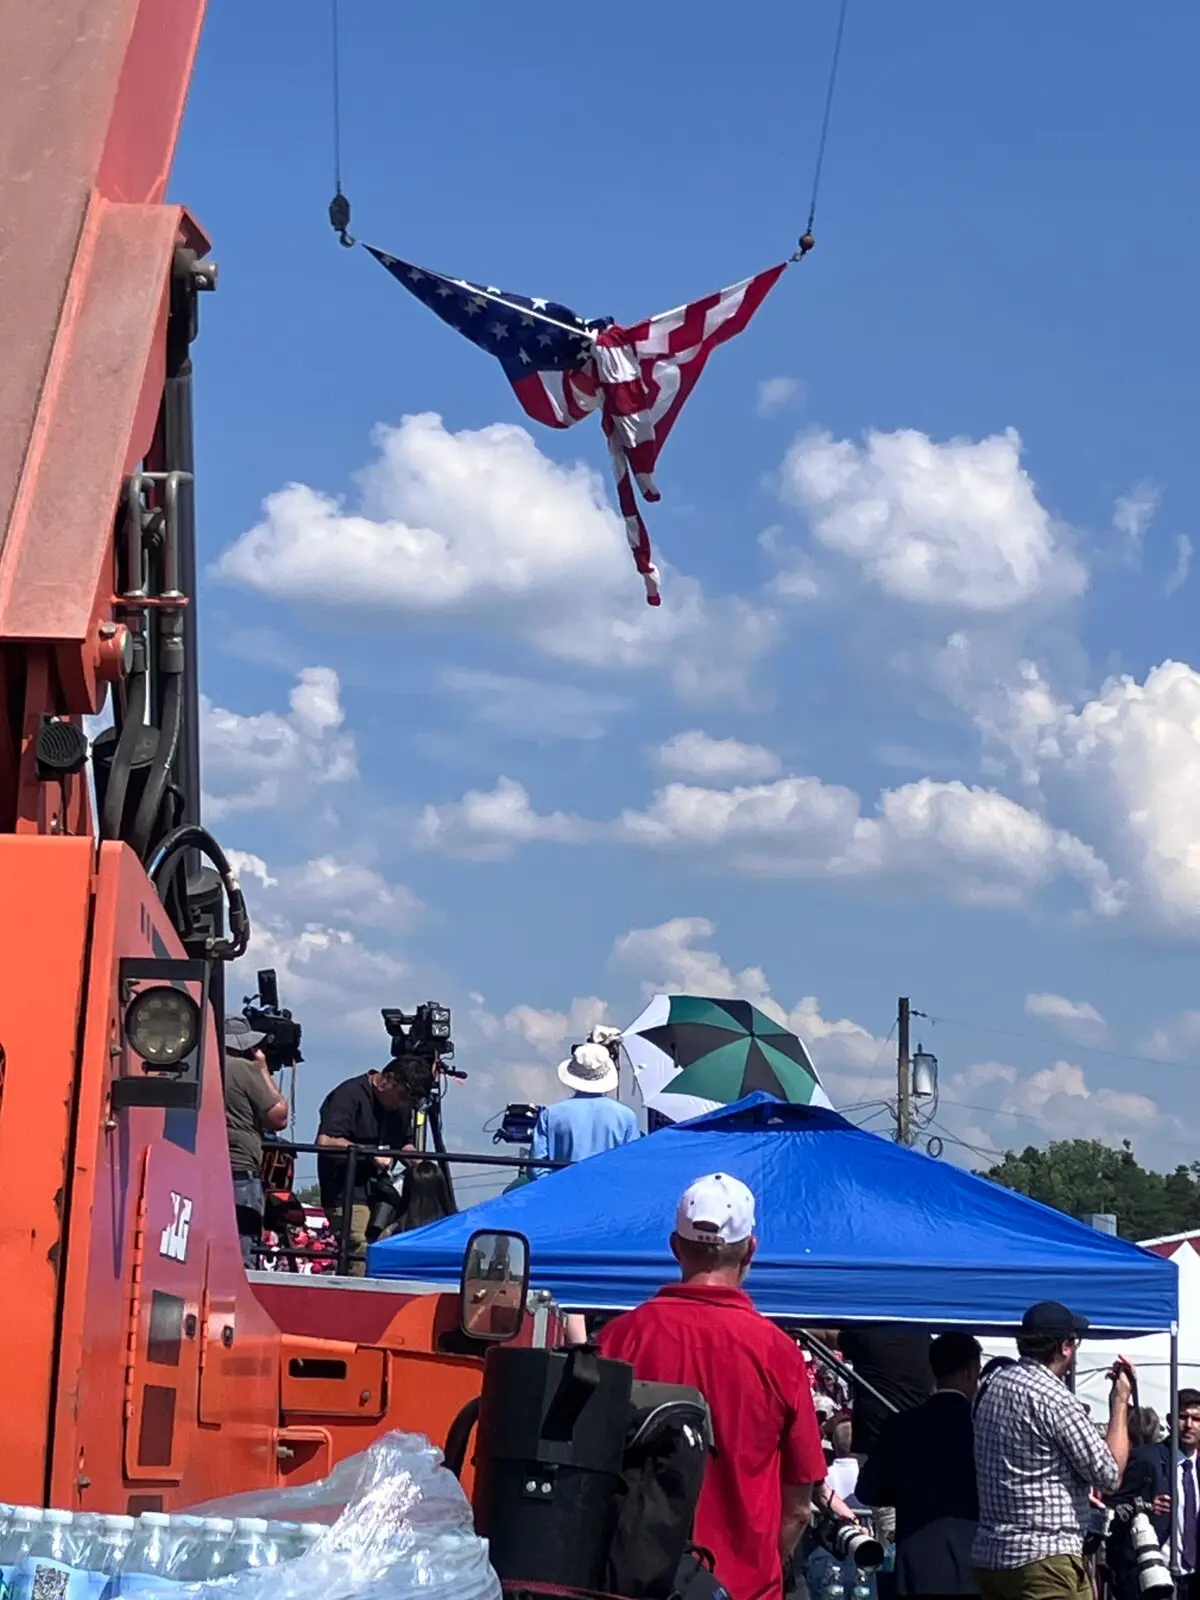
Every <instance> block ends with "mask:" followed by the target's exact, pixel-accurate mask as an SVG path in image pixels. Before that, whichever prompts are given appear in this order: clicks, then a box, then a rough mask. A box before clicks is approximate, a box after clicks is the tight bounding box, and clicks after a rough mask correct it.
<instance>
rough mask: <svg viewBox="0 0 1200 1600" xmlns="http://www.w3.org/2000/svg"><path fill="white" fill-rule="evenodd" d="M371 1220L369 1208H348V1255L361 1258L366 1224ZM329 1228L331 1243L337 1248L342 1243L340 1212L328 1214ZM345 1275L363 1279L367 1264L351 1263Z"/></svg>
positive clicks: (365, 1242) (365, 1237)
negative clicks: (331, 1237)
mask: <svg viewBox="0 0 1200 1600" xmlns="http://www.w3.org/2000/svg"><path fill="white" fill-rule="evenodd" d="M370 1220H371V1208H370V1206H351V1207H350V1254H351V1255H352V1256H355V1255H357V1256H361V1255H362V1253H363V1252H364V1251H365V1250H366V1248H367V1224H368V1223H369V1222H370ZM329 1227H330V1231H331V1232H332V1234H333V1242H334V1244H335V1245H337V1246H339V1247H340V1245H341V1242H342V1212H341V1211H340V1210H338V1211H331V1212H329ZM346 1272H347V1275H348V1276H349V1277H351V1278H365V1277H366V1275H367V1263H366V1262H365V1261H362V1260H359V1261H351V1263H350V1265H349V1266H348V1267H347V1268H346Z"/></svg>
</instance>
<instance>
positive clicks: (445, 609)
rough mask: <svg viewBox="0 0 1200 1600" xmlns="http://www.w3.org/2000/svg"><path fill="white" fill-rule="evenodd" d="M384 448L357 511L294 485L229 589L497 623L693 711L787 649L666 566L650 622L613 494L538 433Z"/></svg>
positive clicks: (234, 556) (438, 426)
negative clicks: (636, 675) (658, 685)
mask: <svg viewBox="0 0 1200 1600" xmlns="http://www.w3.org/2000/svg"><path fill="white" fill-rule="evenodd" d="M373 437H374V443H375V446H376V450H377V455H376V457H375V459H374V461H373V462H372V463H371V464H370V465H369V466H367V467H366V468H365V469H364V470H363V471H362V472H361V473H360V474H359V478H358V482H359V488H360V496H359V504H358V505H357V506H356V507H355V508H353V509H351V508H349V507H347V506H346V505H344V504H343V503H342V502H341V501H340V500H337V499H335V498H334V497H332V496H330V495H328V494H324V493H322V492H320V491H319V490H317V489H314V488H311V487H309V486H308V485H306V484H299V483H293V484H289V485H288V486H287V487H286V488H285V489H281V490H279V491H278V492H277V493H275V494H272V495H270V496H268V498H267V500H266V501H265V502H264V506H263V519H262V521H261V522H259V523H258V524H256V525H255V526H254V527H253V528H251V529H250V530H249V531H248V532H247V533H244V534H243V535H242V536H241V537H240V538H239V539H237V540H236V541H235V542H234V544H232V545H231V546H230V547H229V548H228V549H227V550H226V551H225V552H224V553H223V554H222V556H221V557H220V559H219V560H218V561H217V563H216V566H215V568H214V571H215V574H216V576H217V577H218V578H220V579H223V580H224V581H225V582H228V583H233V584H238V585H240V586H241V587H243V588H248V589H252V590H254V591H256V592H257V593H259V594H264V595H268V596H270V597H271V598H272V599H277V600H286V601H291V602H293V603H295V604H299V605H305V606H316V607H319V608H320V609H321V611H322V612H325V613H329V612H331V611H340V612H343V613H349V614H350V615H352V616H354V617H359V618H366V619H368V620H370V619H374V620H375V621H377V622H382V623H389V622H396V621H404V620H406V619H409V618H412V617H423V618H440V619H454V620H457V621H459V622H460V623H462V624H463V625H465V626H466V625H477V624H478V623H479V622H480V620H481V619H483V620H486V621H487V622H489V623H492V624H494V625H495V626H497V627H500V628H504V629H507V630H509V631H510V632H515V633H517V634H519V635H520V636H521V637H523V638H525V639H526V640H528V641H529V642H530V643H531V644H532V645H533V646H534V647H535V648H536V649H538V650H540V651H542V652H543V653H545V654H547V655H549V656H552V657H554V658H555V659H558V660H564V661H574V662H578V663H580V664H582V665H586V666H590V667H599V668H604V669H606V670H618V669H621V670H623V669H630V668H639V669H641V668H646V667H648V666H652V665H654V664H656V663H662V667H663V671H664V674H665V675H666V676H667V678H668V681H669V682H671V683H672V684H674V685H675V686H676V687H677V688H678V691H679V692H680V694H681V695H683V696H685V697H687V698H707V697H710V696H727V695H730V694H739V693H743V692H744V678H745V674H746V672H747V671H748V669H749V667H750V666H751V665H752V664H753V662H754V661H755V660H756V659H757V658H758V656H760V655H761V654H762V653H763V651H764V650H766V649H768V648H770V646H771V644H772V643H773V642H774V635H775V623H774V618H773V617H772V615H771V613H770V612H768V611H765V610H763V609H762V608H761V607H757V606H752V605H750V604H748V603H747V602H745V601H741V600H737V599H716V600H712V599H709V598H707V597H706V596H705V595H704V593H703V590H702V589H701V587H700V585H699V584H698V583H697V582H696V580H695V579H694V578H689V577H685V576H683V575H681V574H678V573H675V572H673V571H671V570H670V567H669V563H667V562H660V565H661V566H662V567H663V570H664V586H663V604H662V606H661V607H659V608H657V609H653V610H652V609H650V608H649V607H647V606H646V605H645V604H644V601H643V598H642V592H641V584H640V582H639V581H638V578H637V575H636V573H635V572H634V570H633V565H632V562H631V560H630V556H629V547H628V543H627V541H626V538H625V533H624V529H623V526H622V523H621V521H620V520H619V518H618V517H617V516H616V514H615V513H614V512H613V511H612V510H611V508H610V507H609V505H608V503H607V500H606V498H605V487H604V480H603V479H602V478H601V476H600V475H599V474H598V473H596V472H594V471H592V470H591V468H589V467H586V466H584V465H582V464H581V463H578V462H576V463H573V464H568V465H560V464H558V463H556V462H554V461H551V460H550V459H549V458H548V457H547V456H544V455H543V454H542V453H541V451H540V450H539V449H538V448H537V446H536V445H535V444H534V441H533V439H532V438H531V437H530V435H529V434H528V433H527V432H526V430H525V429H524V428H520V427H515V426H511V425H509V424H502V423H496V424H493V425H492V426H490V427H486V428H480V429H477V430H474V431H472V430H469V429H464V430H463V431H461V432H459V433H452V432H450V431H449V430H448V429H447V428H446V427H445V425H444V424H443V422H442V419H441V418H440V417H438V416H434V415H431V414H425V415H421V416H410V417H405V418H404V419H403V420H402V421H401V423H400V424H399V426H398V427H387V426H380V427H378V428H376V429H375V432H374V436H373ZM717 640H719V641H720V645H721V648H720V650H717V649H715V648H714V644H715V642H716V641H717Z"/></svg>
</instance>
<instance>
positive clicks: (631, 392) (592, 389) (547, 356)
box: [367, 245, 787, 606]
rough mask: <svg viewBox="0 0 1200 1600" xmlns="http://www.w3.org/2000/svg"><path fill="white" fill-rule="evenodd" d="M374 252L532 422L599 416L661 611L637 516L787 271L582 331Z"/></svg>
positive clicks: (562, 316) (498, 293) (637, 554)
mask: <svg viewBox="0 0 1200 1600" xmlns="http://www.w3.org/2000/svg"><path fill="white" fill-rule="evenodd" d="M367 249H368V250H369V251H370V253H371V254H372V255H373V256H374V257H375V259H376V261H378V262H379V263H380V265H381V266H384V267H386V268H387V270H388V271H389V272H390V273H391V274H392V276H393V277H394V278H395V279H396V280H397V281H398V282H399V283H402V284H403V285H404V287H405V288H406V289H408V290H409V291H410V293H412V294H414V295H416V297H417V299H418V300H421V301H423V302H424V304H425V305H427V306H428V307H429V309H430V310H431V311H435V312H436V313H437V314H438V316H439V317H441V319H442V321H443V322H446V323H449V325H450V327H452V328H455V329H457V331H458V332H459V333H461V334H462V335H463V336H464V338H467V339H469V340H470V341H471V343H472V344H475V345H478V346H479V348H480V349H481V350H486V351H487V352H488V354H489V355H492V356H495V357H496V359H497V360H498V361H499V363H500V365H501V366H502V367H503V368H504V374H505V376H506V377H507V379H508V381H509V383H511V384H512V386H513V390H514V392H515V394H516V396H517V399H518V400H519V401H520V403H521V406H522V408H523V409H524V411H525V412H526V413H527V415H529V416H531V417H532V418H533V420H534V421H535V422H542V423H545V425H546V426H547V427H550V428H570V427H572V426H573V425H574V424H575V423H576V422H579V421H581V420H582V419H583V418H584V417H586V416H587V415H588V413H589V412H592V411H599V412H600V420H601V425H602V426H603V428H604V433H605V437H606V439H607V440H608V450H609V457H610V459H611V461H612V469H613V476H614V478H615V479H616V485H617V504H618V505H619V506H620V508H621V516H622V517H623V518H624V521H625V534H626V537H627V538H628V540H629V548H630V549H631V550H632V552H633V560H634V564H635V566H636V567H637V570H638V571H639V572H640V573H641V575H642V581H643V583H644V584H645V585H646V599H647V601H648V602H649V604H650V605H652V606H656V605H658V604H659V592H658V569H657V568H656V567H655V565H654V562H653V560H652V558H651V551H650V536H649V534H648V533H647V532H646V525H645V523H644V522H643V521H642V517H641V513H640V511H639V510H638V504H637V496H636V495H635V494H634V485H635V484H636V486H637V488H638V490H639V491H640V493H641V496H642V498H643V499H644V500H648V501H655V500H657V499H658V498H659V493H658V490H657V489H656V488H655V485H654V469H655V466H656V465H657V463H658V455H659V451H660V450H661V449H662V447H663V445H664V443H665V442H666V438H667V435H668V434H669V433H670V431H671V428H672V427H673V426H674V423H675V419H676V417H677V416H678V415H679V412H680V409H681V407H682V406H683V403H684V401H685V400H686V399H687V397H688V395H689V394H691V392H692V389H693V388H694V386H695V383H696V380H697V379H698V378H699V376H700V374H701V373H702V372H703V371H704V364H705V362H706V361H707V360H708V358H709V356H710V355H711V353H712V352H713V351H714V350H715V349H716V347H717V346H718V345H719V344H724V343H725V341H726V340H727V339H732V338H733V337H734V335H735V334H738V333H741V331H742V329H743V328H745V327H746V325H747V324H748V323H749V321H750V318H751V317H752V316H753V315H754V313H755V312H756V311H757V310H758V308H759V306H760V305H761V304H762V303H763V301H764V299H765V298H766V296H767V294H768V293H769V292H770V290H771V289H772V288H774V286H775V284H776V282H777V281H778V279H779V276H780V274H781V273H782V272H783V269H784V267H785V266H786V265H787V263H786V262H781V263H780V265H779V266H776V267H770V268H768V270H767V271H766V272H760V273H759V274H758V276H757V277H754V278H747V279H745V281H744V282H742V283H735V284H734V285H733V287H732V288H730V289H722V290H721V291H720V292H719V293H717V294H710V295H706V296H705V298H704V299H703V300H696V301H693V302H692V304H691V305H687V306H680V307H678V308H677V309H676V310H674V311H664V312H663V313H662V315H661V316H657V317H649V318H647V320H646V321H645V322H638V323H635V324H634V326H633V327H630V328H621V327H617V326H616V325H615V324H613V323H608V322H603V321H600V322H585V321H584V320H583V318H582V317H579V316H577V315H576V313H575V312H574V311H570V310H568V309H567V307H566V306H561V305H557V304H555V303H554V302H553V301H551V300H542V299H537V298H533V299H530V298H526V297H525V296H524V295H516V294H509V293H507V292H506V291H504V290H500V289H494V288H485V287H483V286H482V285H480V284H476V283H468V282H467V281H466V280H465V279H463V278H447V277H444V276H443V275H442V274H441V273H440V272H431V271H429V270H428V268H426V267H415V266H413V265H412V263H411V262H409V261H399V260H397V258H396V257H395V256H390V255H387V254H385V253H384V251H382V250H376V249H373V248H372V247H371V246H370V245H368V246H367Z"/></svg>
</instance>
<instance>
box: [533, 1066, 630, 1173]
mask: <svg viewBox="0 0 1200 1600" xmlns="http://www.w3.org/2000/svg"><path fill="white" fill-rule="evenodd" d="M558 1076H559V1080H560V1081H561V1082H562V1083H563V1084H565V1085H566V1087H567V1088H568V1089H570V1090H571V1098H570V1099H569V1100H560V1101H559V1102H558V1104H557V1105H553V1106H543V1107H542V1109H541V1110H540V1112H539V1113H538V1119H537V1123H536V1125H535V1127H534V1130H533V1139H532V1142H531V1145H530V1150H529V1153H530V1155H531V1156H533V1157H535V1158H536V1157H539V1156H540V1157H543V1158H544V1159H547V1160H550V1161H570V1162H575V1161H586V1160H587V1158H588V1157H589V1156H598V1155H600V1154H601V1153H602V1152H603V1151H605V1150H615V1149H617V1148H618V1146H620V1145H623V1144H632V1143H633V1141H634V1140H635V1139H637V1138H640V1137H641V1129H640V1128H639V1127H638V1120H637V1116H636V1114H635V1113H634V1112H633V1111H632V1110H631V1109H630V1108H629V1107H628V1106H623V1105H621V1104H620V1102H619V1101H617V1100H612V1099H610V1098H609V1096H610V1095H611V1094H612V1093H613V1091H614V1090H615V1089H616V1088H617V1085H618V1082H619V1078H618V1074H617V1063H616V1061H615V1060H614V1059H613V1053H612V1051H611V1050H610V1049H609V1047H608V1046H607V1045H605V1044H599V1043H597V1042H596V1041H594V1040H589V1041H588V1042H587V1044H577V1045H576V1046H575V1048H574V1050H572V1051H571V1054H570V1055H569V1056H568V1057H567V1059H566V1060H565V1061H564V1062H562V1063H561V1064H560V1066H559V1069H558ZM536 1173H537V1176H539V1177H542V1176H544V1175H545V1173H546V1168H545V1167H541V1168H538V1169H536Z"/></svg>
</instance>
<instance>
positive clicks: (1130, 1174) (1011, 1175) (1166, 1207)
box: [986, 1139, 1200, 1239]
mask: <svg viewBox="0 0 1200 1600" xmlns="http://www.w3.org/2000/svg"><path fill="white" fill-rule="evenodd" d="M986 1176H987V1177H989V1178H991V1179H992V1181H993V1182H994V1183H1001V1184H1003V1185H1004V1187H1005V1188H1006V1189H1015V1190H1017V1192H1018V1193H1020V1194H1027V1195H1028V1196H1029V1197H1030V1199H1032V1200H1040V1201H1041V1202H1042V1204H1043V1205H1047V1206H1053V1207H1054V1208H1055V1210H1057V1211H1065V1212H1067V1213H1068V1215H1070V1216H1072V1217H1083V1216H1086V1215H1087V1214H1088V1213H1089V1212H1093V1211H1100V1212H1104V1211H1107V1212H1112V1213H1113V1214H1114V1215H1115V1216H1116V1218H1117V1229H1118V1232H1119V1233H1120V1234H1121V1235H1122V1237H1123V1238H1126V1239H1155V1238H1158V1237H1160V1236H1161V1235H1162V1234H1168V1233H1183V1232H1185V1231H1186V1230H1188V1229H1191V1228H1196V1229H1200V1162H1195V1161H1194V1162H1192V1164H1191V1165H1190V1166H1186V1167H1183V1166H1181V1167H1176V1168H1175V1171H1174V1172H1170V1173H1162V1172H1150V1171H1148V1170H1147V1169H1146V1168H1145V1167H1142V1166H1139V1165H1138V1163H1137V1162H1136V1161H1135V1160H1134V1156H1133V1148H1132V1146H1131V1145H1130V1143H1129V1140H1128V1139H1126V1140H1125V1141H1124V1142H1123V1143H1122V1145H1121V1148H1120V1149H1119V1150H1114V1149H1112V1148H1111V1147H1110V1146H1109V1145H1106V1144H1101V1143H1100V1141H1099V1140H1098V1139H1061V1140H1058V1141H1056V1142H1055V1143H1054V1144H1051V1145H1048V1146H1047V1147H1046V1148H1045V1149H1044V1150H1038V1149H1035V1148H1034V1147H1033V1146H1032V1145H1030V1146H1028V1147H1027V1148H1026V1149H1024V1150H1022V1151H1021V1152H1020V1154H1018V1153H1017V1152H1016V1151H1015V1150H1010V1151H1009V1152H1008V1154H1007V1155H1006V1156H1005V1157H1004V1160H1003V1161H1001V1162H1000V1163H999V1164H998V1165H997V1166H994V1167H992V1168H991V1169H990V1170H989V1171H988V1172H987V1174H986Z"/></svg>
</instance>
